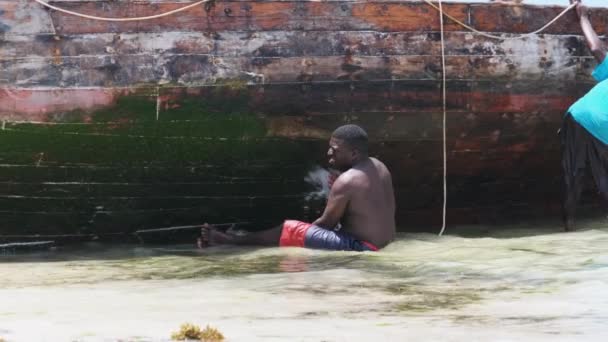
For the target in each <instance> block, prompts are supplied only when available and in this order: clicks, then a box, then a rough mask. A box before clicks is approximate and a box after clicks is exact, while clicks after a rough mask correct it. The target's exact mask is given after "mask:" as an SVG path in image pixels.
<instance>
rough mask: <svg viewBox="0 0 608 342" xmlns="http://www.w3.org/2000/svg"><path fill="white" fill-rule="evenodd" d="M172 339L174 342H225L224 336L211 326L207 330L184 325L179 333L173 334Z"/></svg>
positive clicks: (192, 325)
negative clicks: (193, 341) (194, 341)
mask: <svg viewBox="0 0 608 342" xmlns="http://www.w3.org/2000/svg"><path fill="white" fill-rule="evenodd" d="M171 339H172V340H174V341H189V340H196V341H201V342H222V341H224V335H223V334H222V333H221V332H220V331H219V330H217V329H216V328H213V327H211V326H209V325H207V326H206V327H205V329H203V330H201V328H200V327H199V326H197V325H194V324H190V323H184V324H182V325H181V327H180V329H179V331H177V332H174V333H173V334H171Z"/></svg>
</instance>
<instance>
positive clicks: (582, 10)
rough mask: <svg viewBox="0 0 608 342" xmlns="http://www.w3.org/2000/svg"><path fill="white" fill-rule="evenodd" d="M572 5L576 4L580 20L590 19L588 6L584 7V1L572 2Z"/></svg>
mask: <svg viewBox="0 0 608 342" xmlns="http://www.w3.org/2000/svg"><path fill="white" fill-rule="evenodd" d="M570 4H571V5H572V4H576V14H578V17H579V18H583V17H585V18H587V17H588V11H587V6H585V5H583V0H570Z"/></svg>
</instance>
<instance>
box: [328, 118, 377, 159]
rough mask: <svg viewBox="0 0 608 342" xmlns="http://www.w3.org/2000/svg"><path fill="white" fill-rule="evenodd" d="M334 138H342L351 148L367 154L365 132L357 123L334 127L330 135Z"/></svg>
mask: <svg viewBox="0 0 608 342" xmlns="http://www.w3.org/2000/svg"><path fill="white" fill-rule="evenodd" d="M331 136H332V137H334V138H338V139H342V140H344V141H345V142H346V143H347V144H348V145H349V146H350V147H351V148H354V149H357V150H359V152H361V153H364V154H367V145H368V139H367V133H366V132H365V130H364V129H363V128H361V127H359V126H357V125H352V124H351V125H344V126H340V127H338V128H336V130H335V131H334V132H333V133H332V135H331Z"/></svg>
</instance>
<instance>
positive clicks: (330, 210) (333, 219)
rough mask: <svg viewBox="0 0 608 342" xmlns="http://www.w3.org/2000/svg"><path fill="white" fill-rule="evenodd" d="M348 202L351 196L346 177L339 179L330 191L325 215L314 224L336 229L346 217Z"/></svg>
mask: <svg viewBox="0 0 608 342" xmlns="http://www.w3.org/2000/svg"><path fill="white" fill-rule="evenodd" d="M348 201H349V196H348V187H347V185H346V181H345V179H344V177H338V178H337V179H336V181H335V182H334V184H333V186H332V187H331V190H330V191H329V196H328V199H327V205H326V206H325V210H324V211H323V215H321V217H319V218H318V219H316V220H315V222H313V223H312V224H314V225H316V226H319V227H322V228H327V229H332V228H334V227H335V226H336V225H338V223H339V222H340V219H341V218H342V216H343V215H344V212H345V211H346V206H347V205H348Z"/></svg>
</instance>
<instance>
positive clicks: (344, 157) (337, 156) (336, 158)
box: [327, 137, 355, 171]
mask: <svg viewBox="0 0 608 342" xmlns="http://www.w3.org/2000/svg"><path fill="white" fill-rule="evenodd" d="M327 157H328V158H329V165H330V166H331V167H334V168H336V169H338V170H340V171H346V170H348V169H350V168H351V167H352V166H353V159H354V157H355V151H354V150H353V149H352V148H351V147H350V146H348V144H346V143H345V142H344V140H342V139H338V138H334V137H331V139H330V140H329V149H328V150H327Z"/></svg>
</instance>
